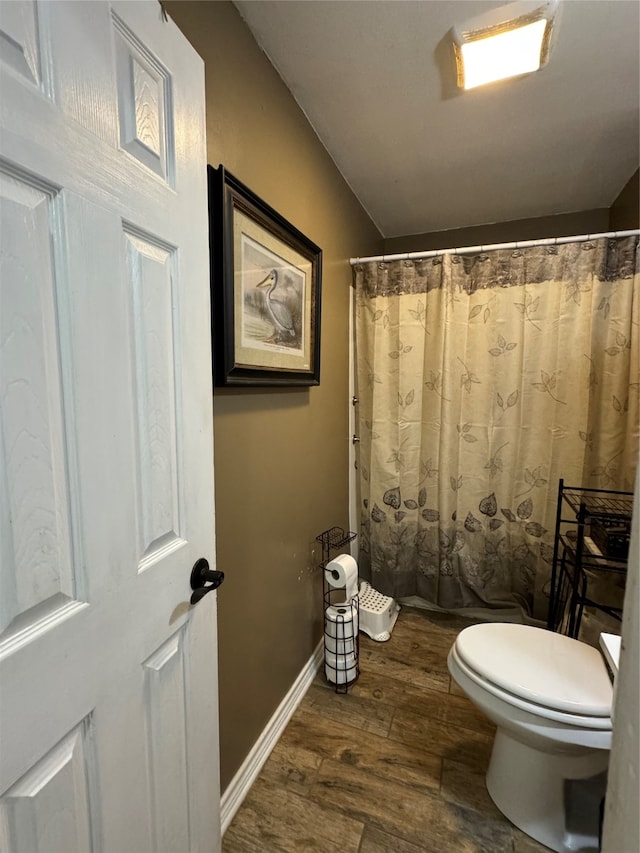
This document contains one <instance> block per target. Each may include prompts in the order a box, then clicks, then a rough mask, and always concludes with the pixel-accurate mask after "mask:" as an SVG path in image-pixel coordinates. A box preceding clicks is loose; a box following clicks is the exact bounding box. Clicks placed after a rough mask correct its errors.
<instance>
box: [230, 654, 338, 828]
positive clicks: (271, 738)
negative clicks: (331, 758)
mask: <svg viewBox="0 0 640 853" xmlns="http://www.w3.org/2000/svg"><path fill="white" fill-rule="evenodd" d="M323 655H324V644H323V641H322V640H320V642H319V643H318V646H317V648H316V650H315V652H314V653H313V654H312V655H311V657H310V658H309V660H308V661H307V663H306V664H305V665H304V667H303V668H302V670H301V672H300V675H298V677H297V678H296V680H295V681H294V683H293V685H292V686H291V689H290V690H289V692H288V693H287V695H286V696H285V697H284V699H283V700H282V702H281V703H280V705H279V706H278V708H277V710H276V712H275V714H274V715H273V716H272V717H271V719H270V720H269V722H268V723H267V725H266V726H265V728H264V730H263V732H262V734H261V735H260V737H259V738H258V740H257V741H256V742H255V744H254V746H253V748H252V750H251V752H250V753H249V755H247V757H246V758H245V760H244V761H243V763H242V765H241V767H240V769H239V770H238V772H237V773H236V775H235V776H234V777H233V779H232V780H231V782H229V784H228V785H227V787H226V789H225V792H224V794H223V795H222V797H221V799H220V821H221V824H222V834H223V835H224V833H225V832H226V831H227V828H228V826H229V824H230V823H231V821H232V820H233V817H234V815H235V813H236V812H237V811H238V809H239V808H240V806H241V805H242V801H243V800H244V798H245V797H246V796H247V794H248V793H249V788H250V787H251V786H252V785H253V783H254V782H255V780H256V778H257V776H258V774H259V773H260V771H261V770H262V766H263V765H264V763H265V761H266V760H267V758H268V757H269V755H270V754H271V750H272V749H273V748H274V746H275V745H276V743H277V742H278V739H279V737H280V735H281V734H282V732H283V731H284V729H285V728H286V725H287V723H288V722H289V720H290V719H291V717H292V715H293V712H294V711H295V710H296V708H297V707H298V705H299V704H300V702H301V701H302V697H303V696H304V694H305V693H306V692H307V690H308V688H309V685H310V684H311V682H312V681H313V679H314V678H315V676H316V673H317V671H318V669H319V668H320V665H321V663H322V659H323Z"/></svg>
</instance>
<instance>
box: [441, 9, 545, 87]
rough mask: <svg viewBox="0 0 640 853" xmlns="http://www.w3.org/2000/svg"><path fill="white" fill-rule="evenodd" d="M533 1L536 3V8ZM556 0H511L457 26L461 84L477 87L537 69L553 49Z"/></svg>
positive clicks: (454, 34) (458, 68)
mask: <svg viewBox="0 0 640 853" xmlns="http://www.w3.org/2000/svg"><path fill="white" fill-rule="evenodd" d="M532 5H533V6H534V8H533V10H532V8H531V7H532ZM556 6H557V0H556V2H549V3H545V4H543V5H540V4H539V2H538V4H537V7H536V4H531V3H529V2H525V3H522V2H519V3H511V4H509V5H508V6H502V7H500V8H498V9H494V10H492V12H490V13H488V14H486V15H482V16H479V17H478V18H476V19H474V20H472V21H469V22H468V23H467V24H466V25H465V26H464V28H463V29H459V28H458V27H454V30H453V36H454V50H455V55H456V66H457V74H458V86H460V88H462V89H475V88H476V87H477V86H483V85H484V84H485V83H493V82H494V81H496V80H505V79H506V78H508V77H519V76H521V75H523V74H530V73H531V72H532V71H537V70H538V69H539V68H541V67H542V65H544V64H545V62H546V60H547V57H548V52H549V39H550V36H551V26H552V23H553V16H554V13H555V10H556Z"/></svg>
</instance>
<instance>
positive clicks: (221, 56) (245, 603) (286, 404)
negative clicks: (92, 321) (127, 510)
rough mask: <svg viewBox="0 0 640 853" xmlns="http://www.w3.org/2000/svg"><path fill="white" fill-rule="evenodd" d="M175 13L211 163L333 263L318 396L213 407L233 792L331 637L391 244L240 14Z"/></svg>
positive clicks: (245, 396)
mask: <svg viewBox="0 0 640 853" xmlns="http://www.w3.org/2000/svg"><path fill="white" fill-rule="evenodd" d="M164 5H165V7H166V9H167V11H168V13H169V14H170V15H171V17H172V18H173V19H174V21H175V22H176V23H177V25H178V26H179V27H180V28H181V30H182V31H183V32H184V34H185V35H186V37H187V38H188V39H189V41H190V42H191V43H192V44H193V46H194V47H195V49H196V50H197V51H198V53H199V54H200V55H201V56H202V57H203V59H204V61H205V73H206V93H207V149H208V159H209V163H210V164H211V165H213V166H217V165H218V164H219V163H223V164H224V165H225V167H226V168H227V169H228V170H229V171H230V172H232V173H233V174H234V175H235V176H236V177H237V178H239V179H240V180H241V181H243V183H245V184H247V186H249V187H250V188H251V189H252V190H253V192H255V193H256V194H257V195H258V196H260V197H261V198H262V199H264V200H265V201H266V202H267V203H268V204H270V205H271V206H272V207H274V208H275V209H276V210H277V211H278V212H279V213H281V214H282V215H283V216H284V217H285V218H286V219H288V220H289V221H290V222H292V223H293V224H294V225H295V226H296V227H297V228H298V229H300V230H301V231H302V232H303V233H304V234H305V235H306V236H307V237H309V238H310V239H311V240H313V242H315V243H316V244H317V245H319V246H320V247H321V248H322V249H323V253H324V254H323V270H324V274H323V284H322V352H321V367H320V370H321V373H320V386H319V387H314V388H309V389H304V390H289V389H287V390H263V389H261V390H257V389H247V390H240V389H218V388H216V390H215V393H214V440H215V488H216V536H217V562H218V567H219V568H220V569H221V570H222V571H224V572H225V574H226V578H225V583H224V586H223V587H222V588H221V590H220V593H219V594H218V615H219V666H220V738H221V784H222V789H223V790H224V788H225V787H226V786H227V785H228V783H229V781H230V780H231V778H232V777H233V775H234V773H235V772H236V770H237V769H238V768H239V766H240V765H241V763H242V761H243V760H244V758H245V757H246V755H247V753H248V752H249V751H250V749H251V748H252V746H253V745H254V743H255V741H256V740H257V738H258V737H259V735H260V733H261V732H262V730H263V729H264V727H265V725H266V724H267V722H268V721H269V719H270V717H271V715H272V714H273V712H274V711H275V710H276V708H277V707H278V705H279V704H280V702H281V700H282V699H283V697H284V696H285V695H286V693H287V691H288V690H289V688H290V687H291V685H292V684H293V682H294V680H295V678H296V677H297V676H298V674H299V673H300V670H301V669H302V667H303V666H304V664H305V663H306V662H307V660H308V659H309V657H310V656H311V654H312V653H313V651H314V649H315V647H316V645H317V643H318V642H319V640H320V637H321V633H322V629H321V618H322V608H321V601H322V583H321V576H320V573H319V572H318V571H317V569H316V564H317V563H318V562H319V560H320V555H319V553H318V551H317V549H315V552H314V553H312V550H313V546H314V545H315V544H317V543H314V539H315V536H316V535H317V534H318V533H321V532H322V531H323V530H325V529H326V528H328V527H331V526H333V525H341V526H344V527H346V526H347V524H348V471H349V469H348V455H347V454H348V449H349V444H348V435H349V434H348V419H347V417H348V352H349V341H348V323H349V285H350V281H351V269H350V266H349V262H348V259H349V257H351V256H353V255H367V254H372V253H379V252H380V251H381V248H382V240H381V238H380V235H379V233H378V231H377V230H376V228H375V227H374V226H373V224H372V223H371V221H370V220H369V218H368V217H367V216H366V215H365V213H364V212H363V210H362V208H361V207H360V205H359V204H358V202H357V201H356V199H355V197H354V196H353V194H352V193H351V191H350V190H349V188H348V187H347V185H346V184H345V182H344V181H343V179H342V178H341V176H340V175H339V173H338V171H337V169H336V167H335V166H334V164H333V162H332V160H331V159H330V158H329V156H328V154H327V153H326V151H325V149H324V148H323V147H322V145H321V144H320V142H319V141H318V139H317V137H316V136H315V134H314V133H313V131H312V130H311V128H310V126H309V124H308V123H307V121H306V119H305V117H304V115H303V114H302V112H301V111H300V109H299V108H298V107H297V105H296V103H295V101H294V99H293V97H292V95H291V94H290V93H289V91H288V90H287V89H286V87H285V86H284V84H283V83H282V81H281V79H280V78H279V76H278V75H277V73H276V72H275V71H274V69H273V67H272V66H271V65H270V63H269V62H268V60H267V59H266V57H265V55H264V54H263V53H262V52H261V50H260V49H259V48H258V46H257V44H256V43H255V41H254V40H253V37H252V36H251V34H250V33H249V31H248V29H247V28H246V27H245V25H244V23H243V22H242V20H241V19H240V17H239V15H238V13H237V12H236V9H235V7H234V6H232V5H231V3H227V2H167V3H165V4H164Z"/></svg>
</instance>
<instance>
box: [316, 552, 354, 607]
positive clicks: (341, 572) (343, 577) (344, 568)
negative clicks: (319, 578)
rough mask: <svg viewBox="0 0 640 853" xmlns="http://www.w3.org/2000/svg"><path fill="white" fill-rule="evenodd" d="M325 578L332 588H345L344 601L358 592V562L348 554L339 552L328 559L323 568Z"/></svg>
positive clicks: (349, 599)
mask: <svg viewBox="0 0 640 853" xmlns="http://www.w3.org/2000/svg"><path fill="white" fill-rule="evenodd" d="M324 576H325V580H326V581H327V583H328V584H329V586H331V587H333V588H334V589H339V588H340V587H344V588H345V597H344V600H345V601H347V602H348V601H351V599H352V598H353V597H354V595H357V594H358V564H357V563H356V561H355V560H354V559H353V557H352V556H351V555H350V554H340V555H339V556H337V557H335V558H334V559H333V560H330V561H329V562H328V563H327V565H326V566H325V570H324Z"/></svg>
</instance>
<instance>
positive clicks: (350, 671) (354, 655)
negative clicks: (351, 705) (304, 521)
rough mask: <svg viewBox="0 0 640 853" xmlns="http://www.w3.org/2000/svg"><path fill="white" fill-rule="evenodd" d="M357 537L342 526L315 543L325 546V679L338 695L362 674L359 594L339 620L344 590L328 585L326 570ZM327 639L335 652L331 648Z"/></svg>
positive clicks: (319, 536) (323, 566)
mask: <svg viewBox="0 0 640 853" xmlns="http://www.w3.org/2000/svg"><path fill="white" fill-rule="evenodd" d="M356 536H357V533H352V532H351V531H349V530H344V528H342V527H331V528H329V529H328V530H325V531H324V532H323V533H320V534H319V535H318V536H316V540H317V541H318V542H320V544H321V545H322V562H321V563H320V569H321V571H322V597H323V614H324V635H323V636H324V673H325V679H326V680H327V682H328V683H329V684H331V685H332V686H333V687H334V689H335V692H336V693H346V692H347V691H348V690H349V688H350V687H351V686H352V685H353V684H355V682H356V681H357V680H358V677H359V675H360V662H359V639H358V614H359V607H358V595H357V594H356V595H355V596H353V598H352V599H351V600H350V602H348V605H349V614H348V616H346V617H345V618H344V619H341V618H340V617H338V618H336V616H335V607H336V605H337V604H343V603H344V591H343V590H342V589H339V588H335V587H332V586H330V585H329V584H328V583H327V580H326V578H325V572H324V570H325V567H326V566H327V564H328V563H329V562H330V560H331V555H332V553H333V552H334V551H339V550H340V549H341V548H344V546H345V545H347V544H348V543H349V542H352V541H353V540H354V539H355V538H356ZM329 608H331V611H330V610H329ZM330 617H331V618H330ZM328 640H329V642H330V643H331V645H332V648H333V649H334V651H331V650H330V648H329V647H328V646H329V643H328V642H327V641H328ZM347 649H349V651H347Z"/></svg>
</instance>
